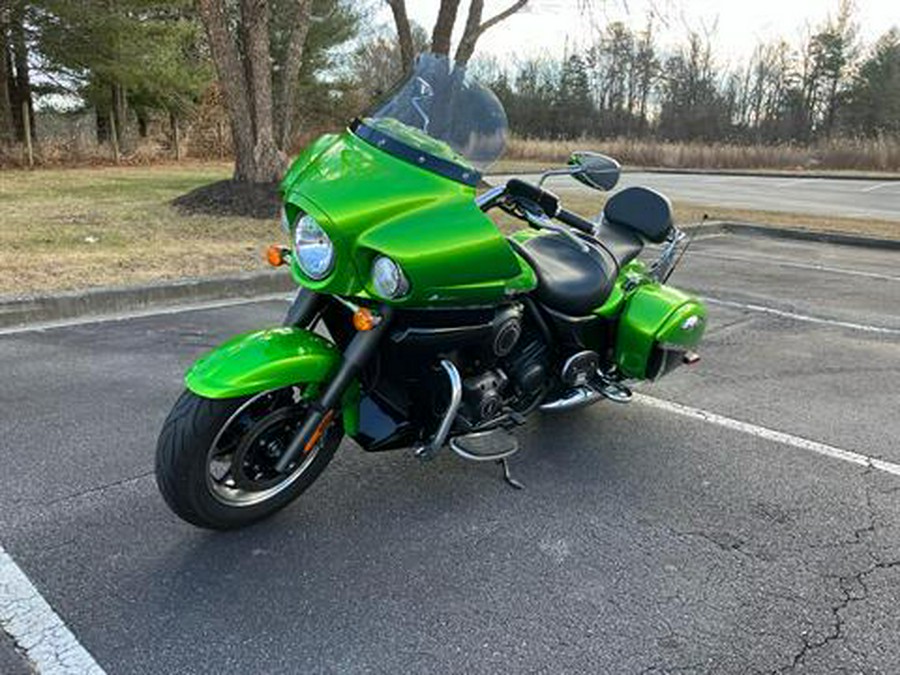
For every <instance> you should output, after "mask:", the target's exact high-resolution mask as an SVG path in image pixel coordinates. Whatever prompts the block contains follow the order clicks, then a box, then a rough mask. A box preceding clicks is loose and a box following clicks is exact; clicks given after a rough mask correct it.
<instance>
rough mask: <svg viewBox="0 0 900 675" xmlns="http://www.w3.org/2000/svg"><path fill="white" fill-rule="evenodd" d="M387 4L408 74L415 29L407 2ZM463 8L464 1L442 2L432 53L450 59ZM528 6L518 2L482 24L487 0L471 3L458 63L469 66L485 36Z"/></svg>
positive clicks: (389, 0)
mask: <svg viewBox="0 0 900 675" xmlns="http://www.w3.org/2000/svg"><path fill="white" fill-rule="evenodd" d="M386 2H387V4H388V5H389V6H390V8H391V12H392V14H393V16H394V25H395V26H396V28H397V36H398V41H399V44H400V51H401V54H402V58H403V64H404V71H407V72H408V71H409V70H410V69H411V68H412V62H413V59H414V58H415V53H414V51H413V42H412V29H411V27H410V22H409V16H408V15H407V12H406V0H386ZM459 4H460V0H441V5H440V8H439V9H438V16H437V20H436V21H435V23H434V29H433V30H432V33H431V48H430V50H431V52H433V53H434V54H442V55H444V56H447V57H449V56H450V47H451V37H452V35H453V27H454V26H455V25H456V16H457V13H458V11H459ZM527 4H528V0H515V2H513V3H512V4H510V5H509V6H508V7H507V8H506V9H504V10H503V11H501V12H499V13H498V14H496V15H494V16H492V17H491V18H489V19H487V20H482V17H483V14H484V0H471V2H470V4H469V13H468V15H467V18H466V24H465V28H464V30H463V35H462V38H461V39H460V41H459V46H458V47H457V49H456V55H455V57H454V59H455V61H456V63H457V64H459V65H461V66H465V65H466V64H468V63H469V61H470V60H471V58H472V55H473V54H474V53H475V45H476V43H477V42H478V39H479V38H480V37H481V36H482V35H483V34H484V32H485V31H487V30H488V29H489V28H491V27H493V26H496V25H497V24H498V23H500V22H501V21H503V20H504V19H507V18H509V17H510V16H512V15H513V14H515V13H516V12H518V11H519V10H520V9H522V8H523V7H525V5H527Z"/></svg>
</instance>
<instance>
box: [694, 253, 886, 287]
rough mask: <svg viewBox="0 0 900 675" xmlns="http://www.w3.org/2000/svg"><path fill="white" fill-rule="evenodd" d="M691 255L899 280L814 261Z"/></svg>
mask: <svg viewBox="0 0 900 675" xmlns="http://www.w3.org/2000/svg"><path fill="white" fill-rule="evenodd" d="M691 255H696V256H701V257H703V258H713V259H714V260H734V261H737V262H748V263H761V264H763V265H778V266H780V267H796V268H797V269H804V270H815V271H817V272H828V273H831V274H847V275H850V276H854V277H866V278H868V279H881V280H883V281H900V277H897V276H892V275H890V274H881V273H879V272H865V271H863V270H851V269H847V268H846V267H831V266H830V265H818V264H816V263H801V262H794V261H792V260H783V259H781V258H766V257H764V256H746V255H743V256H742V255H725V254H723V253H710V252H707V251H691Z"/></svg>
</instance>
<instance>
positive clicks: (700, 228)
mask: <svg viewBox="0 0 900 675" xmlns="http://www.w3.org/2000/svg"><path fill="white" fill-rule="evenodd" d="M683 229H684V230H685V231H686V232H692V233H695V234H701V233H702V234H742V235H748V236H757V237H771V238H776V239H792V240H795V241H815V242H821V243H828V244H842V245H845V246H861V247H866V248H876V249H882V250H900V240H896V239H879V238H875V237H865V236H861V235H854V234H845V233H841V232H816V231H813V230H798V229H792V228H782V227H776V226H772V225H759V224H754V223H740V222H731V221H708V222H706V223H704V224H697V225H687V226H685V227H684V228H683ZM295 289H296V284H295V283H294V280H293V279H292V278H291V275H290V274H285V273H283V272H281V273H280V272H249V273H244V274H240V275H235V276H229V277H205V278H201V279H186V280H182V281H175V282H166V283H156V284H150V285H147V286H132V287H108V288H96V289H90V290H87V291H70V292H67V293H61V294H58V295H46V296H37V297H30V298H13V299H8V300H3V299H0V329H3V328H15V327H19V326H25V325H30V324H38V323H46V322H53V321H62V320H66V319H74V318H80V317H85V316H103V315H110V314H117V313H124V312H133V311H136V310H142V309H157V308H163V307H167V306H178V305H181V304H186V303H188V302H211V301H216V300H231V299H235V298H248V299H252V298H254V297H257V296H263V295H267V294H273V293H288V292H290V291H293V290H295Z"/></svg>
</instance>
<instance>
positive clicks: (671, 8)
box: [386, 0, 900, 62]
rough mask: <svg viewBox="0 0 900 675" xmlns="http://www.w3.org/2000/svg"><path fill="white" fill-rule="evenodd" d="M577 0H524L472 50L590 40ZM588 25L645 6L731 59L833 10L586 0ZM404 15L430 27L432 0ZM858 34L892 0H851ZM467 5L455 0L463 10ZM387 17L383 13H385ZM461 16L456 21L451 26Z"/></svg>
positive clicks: (751, 0)
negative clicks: (704, 36) (709, 32)
mask: <svg viewBox="0 0 900 675" xmlns="http://www.w3.org/2000/svg"><path fill="white" fill-rule="evenodd" d="M509 3H510V0H486V2H485V6H486V11H485V15H486V16H487V15H493V14H494V13H496V12H497V11H499V10H500V9H502V8H504V7H506V6H508V5H509ZM582 4H583V2H579V1H578V0H530V2H529V5H528V6H527V7H526V9H525V10H522V11H521V12H520V13H519V14H517V15H516V16H513V17H512V18H510V19H508V20H507V21H505V22H503V23H502V24H499V25H497V26H495V27H494V28H492V29H491V30H490V32H488V33H485V35H484V37H483V38H482V39H481V41H480V42H479V43H478V52H479V53H481V54H493V55H495V56H497V57H500V58H503V59H506V58H510V57H511V56H512V55H522V56H526V55H527V56H532V55H538V54H540V53H542V52H546V53H549V54H553V55H559V54H562V52H563V51H564V50H565V46H566V40H567V39H568V44H569V45H570V46H571V45H579V44H582V45H583V44H585V43H588V42H590V40H591V33H592V30H591V26H590V24H591V21H590V20H588V19H587V18H586V17H585V16H584V15H583V14H582V13H580V12H579V9H578V7H579V5H582ZM591 4H592V5H593V12H592V14H593V17H594V21H595V23H598V24H601V25H602V23H603V22H605V21H615V20H621V21H624V22H626V23H629V24H631V25H633V26H634V27H635V28H642V27H643V26H644V24H645V22H646V17H647V14H648V12H649V11H650V10H651V8H653V7H655V8H657V9H658V11H659V12H660V13H662V14H664V15H665V16H666V19H667V23H668V26H663V25H660V41H661V43H663V44H674V43H676V42H678V41H679V40H681V39H683V36H684V35H685V34H686V32H687V27H691V28H696V29H702V27H703V26H706V27H707V28H712V27H715V28H716V33H715V37H714V38H713V44H714V46H715V49H716V53H717V55H718V57H719V59H720V60H721V61H723V62H733V61H735V60H743V59H745V58H747V57H748V56H749V55H750V54H751V53H752V51H753V48H754V46H755V45H756V44H757V43H758V42H759V41H760V40H764V41H769V40H771V39H777V38H780V37H783V38H785V39H787V40H788V41H789V42H791V43H792V44H796V43H797V42H799V41H800V36H801V35H802V34H803V31H804V27H805V26H806V25H808V24H811V25H813V26H815V25H817V24H819V23H821V22H822V21H824V20H825V18H826V17H827V16H828V14H829V13H832V14H833V13H834V12H836V10H837V6H838V2H837V0H737V1H735V0H732V1H730V2H722V1H718V2H717V1H716V0H606V1H605V2H604V1H603V0H593V1H592V2H591ZM407 5H408V9H409V14H410V16H411V17H412V18H413V19H414V20H416V21H418V22H419V23H421V24H422V25H424V26H426V27H427V28H428V30H430V29H431V26H432V25H433V24H434V19H435V16H436V14H437V7H438V5H439V2H438V0H407ZM855 5H856V18H857V21H858V23H859V26H860V37H861V38H862V39H863V40H864V41H865V42H867V43H868V42H871V41H873V40H874V39H876V38H877V37H878V36H879V35H881V34H882V33H883V32H885V31H886V30H887V29H888V28H890V27H891V26H892V25H898V24H900V1H898V0H856V3H855ZM467 7H468V2H467V1H466V0H463V2H462V3H461V10H460V12H461V14H463V16H464V14H465V12H466V9H467ZM386 19H387V20H390V13H389V12H388V13H387V15H386ZM463 22H464V18H460V19H459V20H458V27H461V25H462V24H463Z"/></svg>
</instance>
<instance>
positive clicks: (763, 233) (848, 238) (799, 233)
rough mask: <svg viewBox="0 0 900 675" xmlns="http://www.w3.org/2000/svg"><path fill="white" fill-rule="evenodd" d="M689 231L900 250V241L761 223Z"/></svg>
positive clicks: (694, 227) (724, 224)
mask: <svg viewBox="0 0 900 675" xmlns="http://www.w3.org/2000/svg"><path fill="white" fill-rule="evenodd" d="M682 229H683V230H685V231H686V232H694V233H697V234H700V233H709V234H718V233H722V234H743V235H748V236H755V237H770V238H772V239H791V240H794V241H815V242H819V243H823V244H841V245H844V246H860V247H864V248H877V249H882V250H888V251H898V250H900V239H882V238H879V237H867V236H865V235H860V234H848V233H844V232H822V231H818V230H799V229H796V228H790V227H778V226H776V225H765V224H759V223H742V222H734V221H726V220H722V221H709V222H708V223H706V224H698V225H688V226H686V227H684V228H682Z"/></svg>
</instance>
